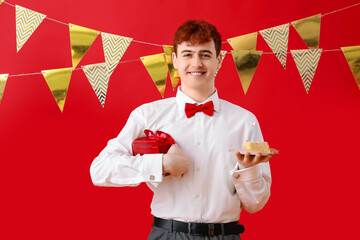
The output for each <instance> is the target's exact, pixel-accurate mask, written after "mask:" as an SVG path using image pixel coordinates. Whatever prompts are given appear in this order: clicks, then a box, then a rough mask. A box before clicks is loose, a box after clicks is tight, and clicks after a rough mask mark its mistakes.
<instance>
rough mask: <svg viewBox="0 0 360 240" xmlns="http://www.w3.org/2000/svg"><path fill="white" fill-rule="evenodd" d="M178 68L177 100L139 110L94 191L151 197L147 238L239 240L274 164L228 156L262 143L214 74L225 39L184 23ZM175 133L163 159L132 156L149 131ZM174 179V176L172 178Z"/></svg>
mask: <svg viewBox="0 0 360 240" xmlns="http://www.w3.org/2000/svg"><path fill="white" fill-rule="evenodd" d="M174 49H175V53H174V54H173V56H172V57H173V63H174V67H175V68H176V69H177V70H178V71H179V75H180V78H181V87H179V88H178V91H177V95H176V97H175V98H167V99H162V100H159V101H155V102H152V103H147V104H144V105H142V106H140V107H138V108H137V109H135V110H134V111H133V112H132V113H131V114H130V116H129V119H128V121H127V123H126V125H125V126H124V128H123V129H122V131H121V132H120V134H119V135H118V137H117V138H115V139H112V140H110V141H109V142H108V145H107V146H106V148H105V149H104V150H103V151H102V152H101V153H100V155H99V156H98V157H97V158H96V159H95V160H94V161H93V163H92V165H91V168H90V173H91V177H92V181H93V183H94V184H95V185H97V186H137V185H139V184H140V183H141V182H146V183H147V185H148V186H149V188H150V189H151V190H152V191H153V193H154V196H153V200H152V203H151V209H152V211H151V213H152V214H153V215H154V226H153V227H152V229H151V233H150V235H149V238H148V239H151V240H155V239H175V240H176V239H225V240H226V239H227V240H230V239H240V237H239V233H241V232H242V231H243V226H242V225H238V224H237V222H238V220H239V217H240V212H241V209H242V208H243V209H245V210H246V211H248V212H250V213H254V212H256V211H258V210H260V209H261V208H262V207H263V206H264V205H265V203H266V202H267V200H268V199H269V196H270V185H271V175H270V167H269V163H268V161H269V159H270V158H271V157H272V155H269V156H267V157H262V156H261V155H260V154H259V155H256V156H250V155H249V154H246V155H242V154H240V153H236V154H234V153H231V152H229V150H230V149H239V148H241V147H242V144H243V142H244V140H246V139H251V135H252V126H253V123H254V122H256V124H255V126H256V127H255V141H263V137H262V134H261V130H260V128H259V124H258V123H257V120H256V118H255V116H254V115H253V114H252V113H250V112H249V111H247V110H245V109H243V108H241V107H239V106H236V105H234V104H231V103H229V102H227V101H225V100H222V99H219V98H218V94H217V91H216V89H215V82H214V81H215V75H216V72H217V70H218V69H219V68H220V65H221V56H220V49H221V36H220V34H219V33H218V32H217V30H216V28H215V27H214V26H213V25H211V24H209V23H207V22H205V21H187V22H185V23H184V24H182V25H181V26H180V27H179V29H178V30H177V31H176V33H175V37H174ZM145 129H150V130H152V131H154V132H155V131H157V130H160V131H163V132H166V133H168V134H170V135H171V136H172V137H173V139H174V140H175V142H176V144H174V145H172V146H171V148H170V149H169V151H168V152H167V153H166V154H144V155H143V156H140V155H137V156H132V148H131V143H132V142H133V140H134V139H136V138H139V137H143V136H144V130H145ZM168 174H170V175H168Z"/></svg>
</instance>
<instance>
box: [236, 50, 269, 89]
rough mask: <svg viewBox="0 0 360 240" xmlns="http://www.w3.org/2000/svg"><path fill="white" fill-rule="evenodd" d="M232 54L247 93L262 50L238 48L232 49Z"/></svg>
mask: <svg viewBox="0 0 360 240" xmlns="http://www.w3.org/2000/svg"><path fill="white" fill-rule="evenodd" d="M231 54H232V56H233V59H234V63H235V67H236V70H237V72H238V75H239V78H240V81H241V84H242V86H243V89H244V93H245V94H246V92H247V90H248V89H249V86H250V83H251V80H252V79H253V77H254V74H255V71H256V68H257V66H258V63H259V61H260V58H261V54H262V51H249V50H238V51H231Z"/></svg>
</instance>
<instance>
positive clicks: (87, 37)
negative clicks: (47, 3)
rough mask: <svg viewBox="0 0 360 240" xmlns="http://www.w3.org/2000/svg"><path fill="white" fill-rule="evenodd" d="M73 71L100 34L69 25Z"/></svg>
mask: <svg viewBox="0 0 360 240" xmlns="http://www.w3.org/2000/svg"><path fill="white" fill-rule="evenodd" d="M69 30H70V44H71V56H72V65H73V69H75V68H76V66H77V65H78V64H79V62H80V61H81V59H82V58H83V57H84V55H85V53H86V52H87V50H88V49H89V48H90V47H91V45H92V44H93V42H94V41H95V39H96V37H97V36H98V35H99V33H100V32H98V31H95V30H92V29H89V28H84V27H81V26H77V25H74V24H71V23H69Z"/></svg>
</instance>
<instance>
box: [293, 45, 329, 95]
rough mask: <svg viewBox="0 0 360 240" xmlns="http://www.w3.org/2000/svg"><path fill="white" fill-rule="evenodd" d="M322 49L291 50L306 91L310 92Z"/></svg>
mask: <svg viewBox="0 0 360 240" xmlns="http://www.w3.org/2000/svg"><path fill="white" fill-rule="evenodd" d="M321 51H322V49H305V50H290V52H291V54H292V56H293V58H294V61H295V64H296V67H297V68H298V70H299V74H300V77H301V79H302V81H303V83H304V87H305V90H306V93H309V90H310V86H311V83H312V81H313V79H314V75H315V72H316V68H317V66H318V64H319V60H320V56H321Z"/></svg>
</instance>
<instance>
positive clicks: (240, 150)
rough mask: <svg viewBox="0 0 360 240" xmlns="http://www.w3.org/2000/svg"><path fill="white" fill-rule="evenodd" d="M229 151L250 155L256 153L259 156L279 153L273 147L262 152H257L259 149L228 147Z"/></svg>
mask: <svg viewBox="0 0 360 240" xmlns="http://www.w3.org/2000/svg"><path fill="white" fill-rule="evenodd" d="M229 151H230V152H235V153H236V152H239V153H241V154H245V153H250V155H256V154H259V153H260V154H261V156H267V155H270V154H277V153H279V151H278V150H276V149H274V148H270V151H271V153H264V152H259V151H252V150H244V149H230V150H229Z"/></svg>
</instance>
